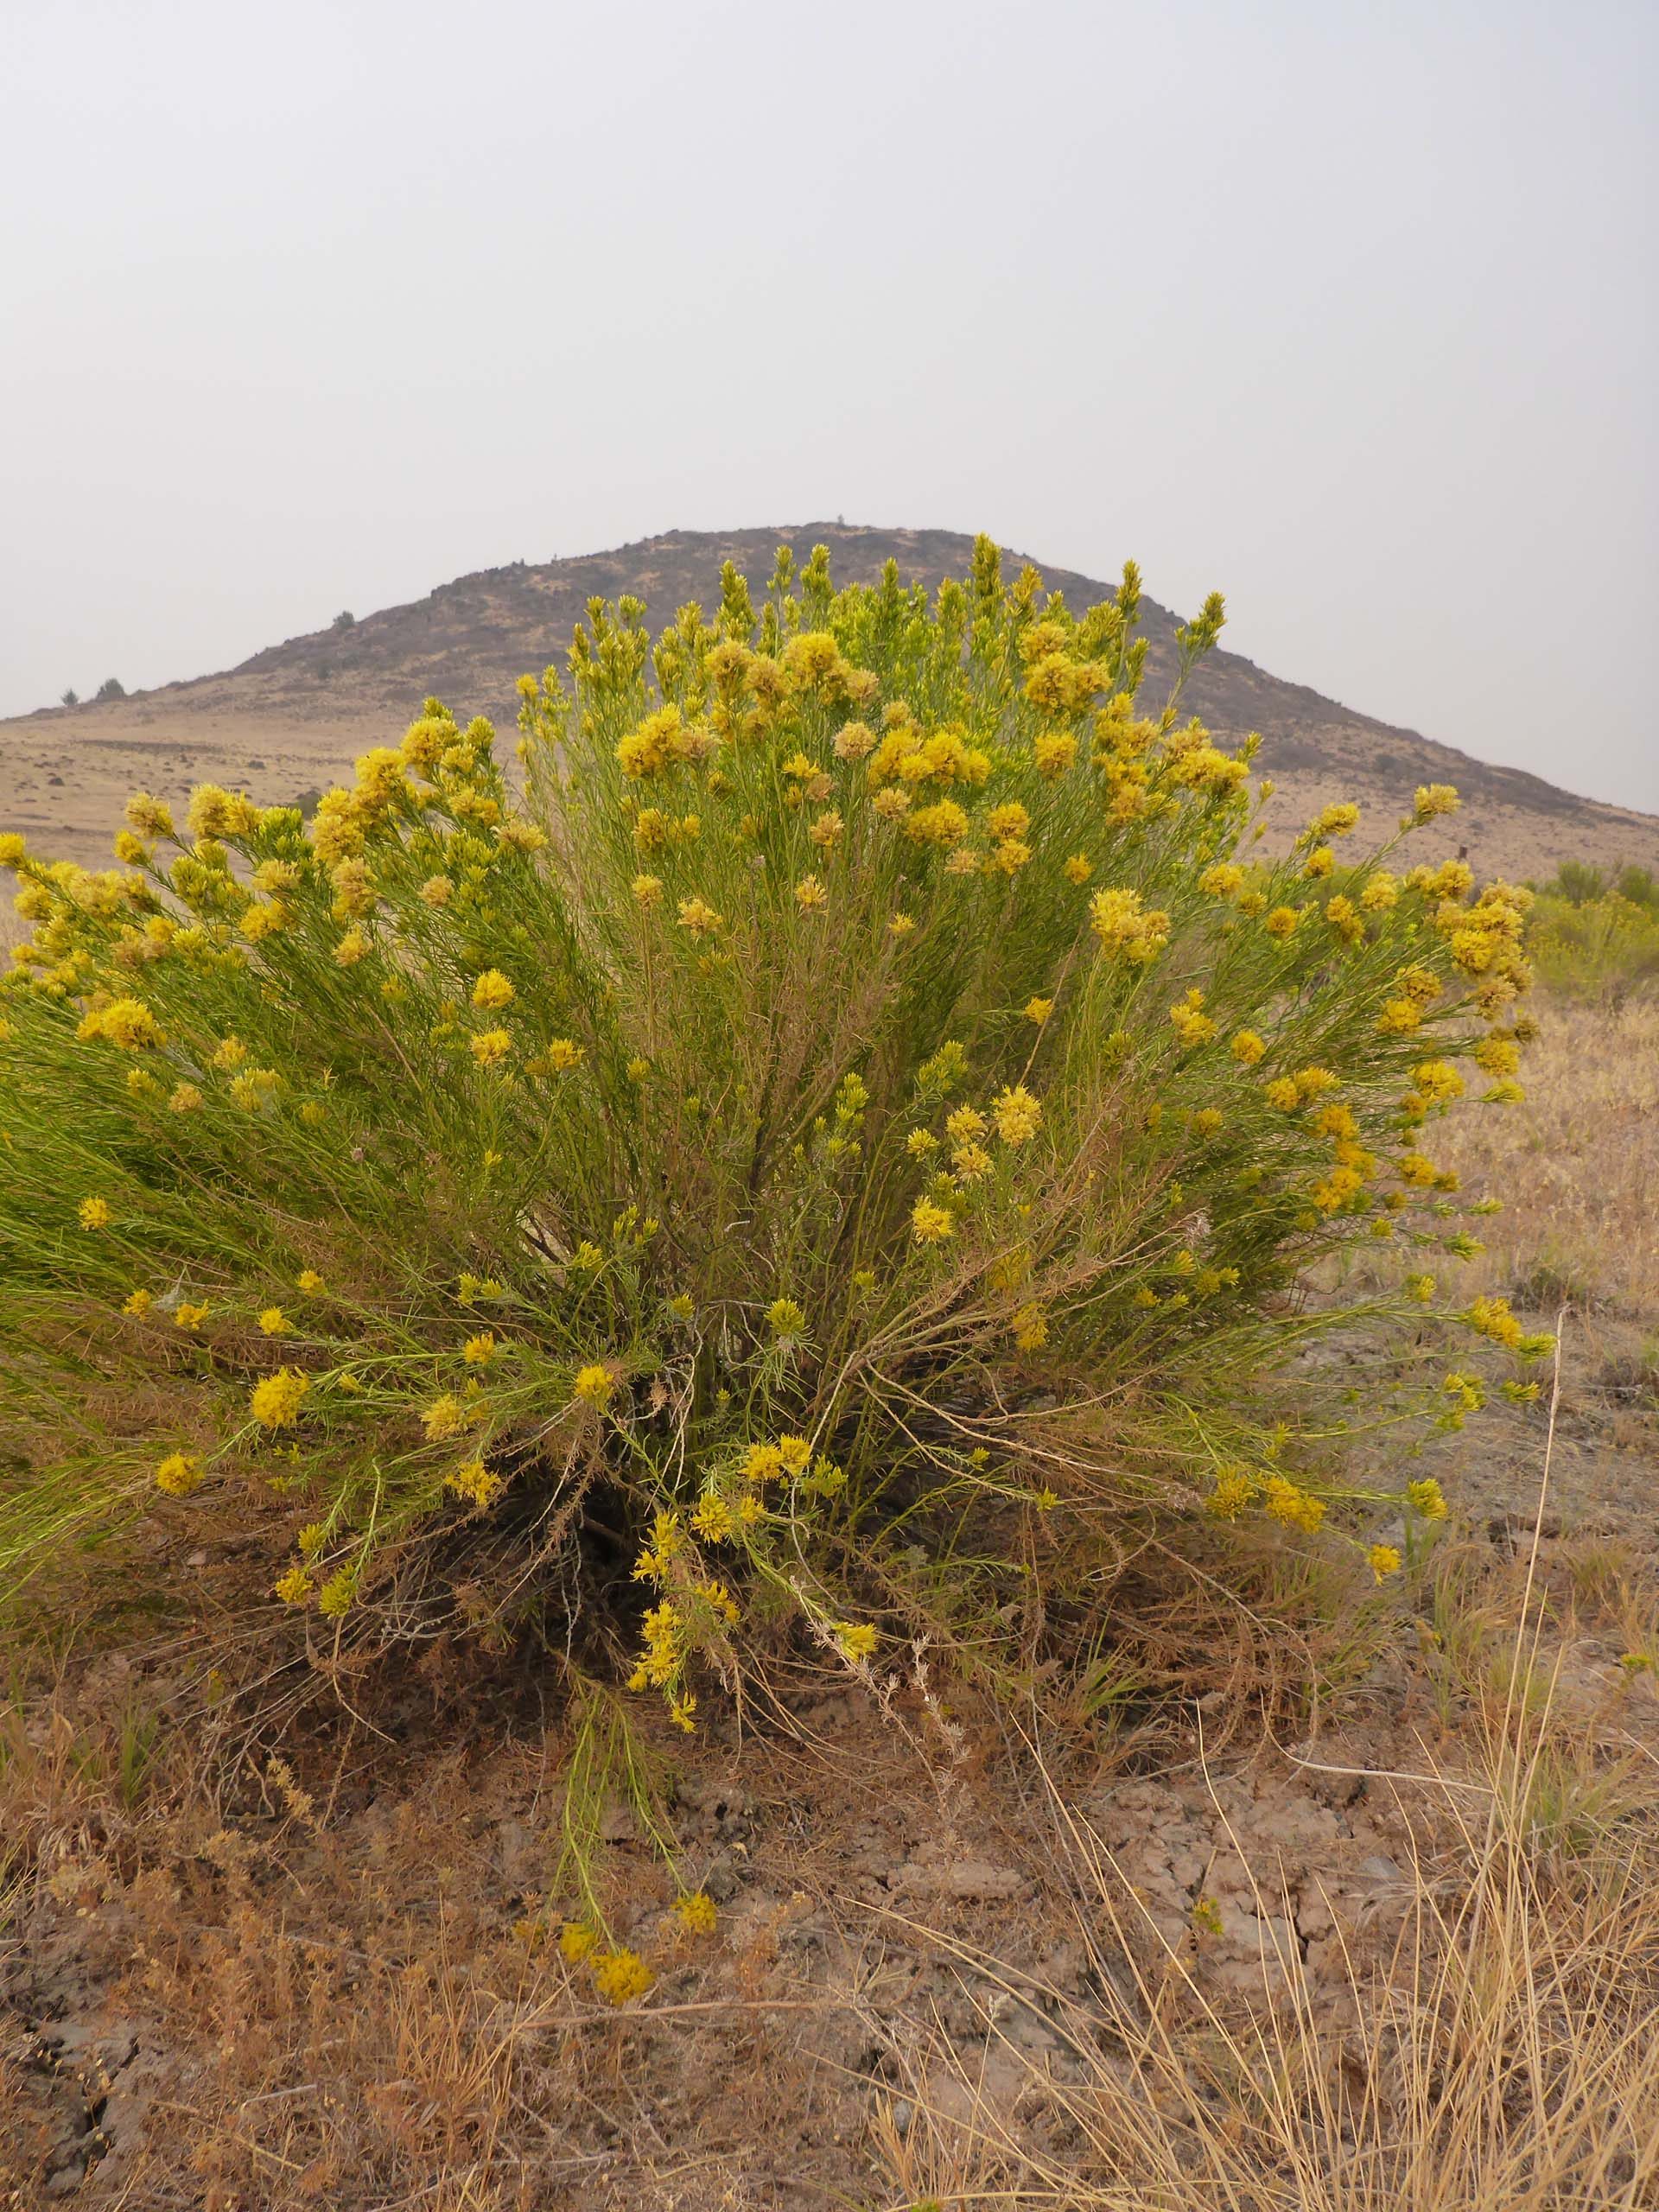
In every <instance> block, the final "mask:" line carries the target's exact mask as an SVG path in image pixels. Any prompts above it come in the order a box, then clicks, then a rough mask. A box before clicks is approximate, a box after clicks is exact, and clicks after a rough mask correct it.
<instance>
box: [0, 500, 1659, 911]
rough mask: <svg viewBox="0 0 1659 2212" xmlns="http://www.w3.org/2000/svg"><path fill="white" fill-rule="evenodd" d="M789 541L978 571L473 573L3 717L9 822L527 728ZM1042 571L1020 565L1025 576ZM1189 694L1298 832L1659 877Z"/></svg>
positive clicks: (1421, 746) (1316, 731)
mask: <svg viewBox="0 0 1659 2212" xmlns="http://www.w3.org/2000/svg"><path fill="white" fill-rule="evenodd" d="M785 539H786V540H787V541H788V542H790V543H792V544H793V545H794V546H795V548H796V550H797V553H798V556H800V557H801V558H803V559H804V557H805V556H806V554H807V553H808V552H809V551H810V549H811V547H812V546H813V545H815V544H819V543H823V544H825V545H827V546H828V547H829V551H830V555H831V559H832V563H833V568H834V573H835V575H836V580H837V582H843V583H846V582H866V581H870V580H873V579H874V577H875V576H876V575H878V574H879V573H880V569H881V566H882V564H883V563H884V562H886V561H887V559H889V558H892V559H893V560H896V561H897V562H898V563H899V569H900V571H901V573H902V574H903V575H905V576H906V579H909V578H912V577H920V578H922V579H923V580H924V581H925V582H927V583H929V584H930V585H931V584H936V583H937V582H938V581H939V579H940V578H941V577H942V576H944V575H963V574H964V573H965V571H966V569H967V564H968V560H969V553H970V550H971V543H972V542H971V540H970V539H969V537H965V536H963V534H962V533H960V532H958V531H938V530H876V529H864V528H860V527H855V526H852V525H843V524H838V523H810V524H802V525H801V526H800V527H798V528H796V529H786V530H775V529H760V530H741V531H667V532H664V534H663V535H662V536H660V537H651V538H645V539H642V540H640V541H639V543H637V544H633V545H624V546H619V547H617V548H616V549H615V550H613V551H610V552H606V553H594V554H588V555H586V556H581V557H579V558H575V559H570V560H562V561H551V562H548V563H545V564H543V565H542V566H539V567H531V566H530V565H528V564H527V563H522V562H520V563H514V564H513V565H512V566H511V567H508V568H504V569H486V570H483V571H480V573H479V574H478V575H470V576H461V577H458V578H457V579H456V580H455V581H454V582H453V583H448V584H442V585H440V586H438V587H437V588H435V590H434V591H432V592H431V593H429V594H428V596H427V597H426V598H425V599H423V600H416V601H413V602H411V603H410V604H409V605H407V606H404V607H387V608H385V610H384V611H382V612H381V613H377V614H371V615H368V616H365V618H364V619H363V620H360V621H359V622H357V623H356V624H355V625H354V626H353V627H351V628H350V629H347V630H345V631H336V630H333V629H329V630H324V631H318V632H313V633H312V634H310V635H308V636H305V637H299V638H290V639H287V640H285V641H284V643H283V644H282V645H272V646H270V647H268V648H267V649H266V650H265V651H264V652H258V653H256V654H255V655H254V656H253V658H251V659H250V660H246V661H245V662H243V664H241V666H240V667H238V668H234V669H231V670H228V671H225V672H223V673H221V674H219V675H213V676H204V677H197V678H195V679H194V681H192V682H188V683H172V684H168V685H165V686H163V687H162V688H161V689H159V690H154V691H148V692H142V693H138V694H137V695H135V696H131V697H130V698H127V699H125V700H122V701H118V702H111V703H110V704H107V705H104V706H91V705H87V706H82V707H79V708H76V709H60V708H59V709H48V710H45V711H42V712H41V713H37V714H34V715H23V716H20V717H17V718H16V719H14V720H12V721H6V722H3V723H0V827H4V828H7V829H22V830H23V831H25V832H26V833H27V834H28V836H29V840H30V842H31V843H33V844H34V845H35V846H36V847H37V849H40V850H42V851H44V852H48V853H51V854H53V855H67V856H68V857H71V858H73V859H77V860H80V861H85V862H88V863H91V862H94V861H101V860H102V859H103V858H104V857H105V855H106V854H107V851H108V841H109V837H110V834H111V830H112V829H113V828H114V827H115V826H116V824H117V822H118V816H119V810H120V805H121V802H122V800H123V799H124V797H125V795H126V793H127V792H128V791H130V790H132V789H134V788H136V787H137V786H139V785H144V786H147V787H149V788H150V789H152V790H155V791H158V792H160V793H162V795H163V796H167V797H169V798H177V797H179V796H181V794H182V792H183V791H185V790H186V789H187V788H188V785H190V784H191V783H193V782H198V781H201V780H203V779H208V780H212V781H215V782H219V783H225V784H230V785H239V786H242V787H245V788H246V789H248V790H250V791H252V792H253V793H254V795H255V796H256V797H257V798H261V799H263V800H265V801H267V802H271V801H277V800H287V799H292V798H296V796H298V795H300V794H302V793H303V792H306V791H314V790H315V789H317V788H318V787H320V786H321V785H323V784H325V783H327V782H328V781H331V780H332V779H334V778H336V777H337V776H338V775H339V774H340V772H342V770H344V769H345V768H346V767H347V766H349V763H350V761H351V760H352V758H353V755H354V754H355V753H359V752H360V751H362V750H363V749H364V747H365V746H367V745H370V744H374V743H384V742H385V741H388V740H389V739H394V738H395V737H396V735H397V734H398V732H399V731H400V729H401V728H402V726H403V725H404V723H405V722H406V721H408V719H409V718H410V715H411V714H412V712H413V711H414V709H416V707H417V706H418V705H419V702H420V701H421V700H422V698H423V697H424V696H426V695H427V694H429V693H434V694H435V695H436V696H439V697H440V698H442V699H443V700H444V701H445V702H447V703H448V704H449V705H450V706H452V707H454V709H455V710H456V711H457V712H458V713H461V714H462V715H471V714H475V713H482V714H486V715H489V716H490V717H491V718H492V719H493V721H495V722H496V723H497V724H498V726H499V727H501V728H508V729H510V728H511V727H512V721H513V717H514V714H515V712H516V703H517V702H516V700H515V698H514V694H513V684H514V681H515V679H516V678H517V677H518V676H519V675H520V674H522V673H523V672H524V671H525V670H527V669H535V670H539V669H541V668H543V667H544V666H545V665H546V664H548V663H549V662H550V661H558V660H560V659H562V658H563V652H564V650H565V647H566V645H568V643H569V637H570V632H571V628H572V626H573V625H574V624H575V622H576V621H577V620H579V619H580V617H581V615H582V610H583V608H584V607H585V605H586V603H587V601H588V600H589V599H590V598H591V597H593V596H594V595H595V594H598V595H600V596H602V597H604V598H607V599H614V598H615V597H617V596H618V595H619V594H621V593H624V592H632V593H633V594H636V595H638V596H639V598H641V599H643V600H644V601H645V602H646V605H647V607H648V608H649V610H650V618H651V620H652V623H653V625H654V626H662V625H663V624H664V623H666V622H667V621H669V620H671V619H672V617H673V614H674V612H675V610H676V609H677V607H680V606H682V605H683V604H684V603H685V601H688V600H694V599H695V600H697V601H701V602H702V605H703V606H704V607H711V606H712V605H713V604H714V603H715V599H716V597H717V594H718V589H719V574H720V568H721V563H722V562H723V561H725V560H728V559H730V560H732V561H734V562H735V563H737V565H738V567H739V568H740V569H742V570H743V571H744V572H745V574H747V575H748V576H749V577H750V578H751V580H752V582H753V584H754V587H755V589H756V593H757V596H758V594H759V592H760V588H761V587H762V586H763V585H764V582H765V581H766V577H767V576H768V575H769V574H770V573H771V569H772V557H773V554H774V551H775V550H776V547H777V545H778V544H779V542H780V540H785ZM1023 557H1024V556H1017V555H1011V556H1009V559H1010V562H1011V563H1013V565H1014V566H1017V565H1018V563H1019V562H1020V560H1021V559H1022V558H1023ZM1038 565H1039V567H1040V566H1041V565H1042V564H1041V563H1038ZM1010 572H1012V570H1011V571H1010ZM1043 574H1044V577H1045V580H1046V582H1047V583H1048V585H1049V586H1050V588H1052V589H1055V590H1058V591H1062V592H1064V593H1065V598H1066V601H1067V603H1068V605H1070V606H1071V607H1072V608H1073V609H1074V610H1076V611H1079V612H1080V611H1081V610H1082V609H1083V608H1084V607H1087V606H1089V605H1090V604H1091V603H1093V602H1094V601H1096V600H1099V599H1101V598H1103V596H1105V595H1106V594H1107V593H1108V592H1109V590H1110V589H1111V588H1112V587H1111V585H1110V584H1109V583H1107V582H1101V581H1099V580H1096V579H1091V578H1089V577H1086V576H1082V575H1077V574H1075V573H1073V572H1072V571H1071V570H1068V569H1044V570H1043ZM1144 627H1145V630H1146V633H1147V636H1148V638H1149V639H1150V640H1151V645H1152V652H1151V656H1150V674H1149V677H1148V690H1147V696H1150V697H1152V698H1160V697H1161V696H1162V690H1163V683H1164V681H1165V680H1166V677H1167V674H1168V671H1169V670H1170V667H1171V666H1172V664H1173V646H1172V644H1171V639H1172V637H1173V631H1174V627H1175V617H1174V616H1173V615H1172V614H1171V613H1168V612H1167V611H1166V609H1165V608H1163V607H1160V606H1158V605H1156V604H1155V603H1154V602H1153V601H1147V602H1145V616H1144ZM1186 696H1187V701H1188V702H1189V703H1190V705H1191V706H1192V709H1193V710H1194V711H1196V712H1197V713H1198V714H1200V715H1202V716H1203V717H1204V719H1205V721H1207V722H1208V723H1210V724H1211V727H1212V728H1214V729H1215V730H1216V731H1217V733H1218V734H1222V735H1223V736H1224V737H1226V738H1229V739H1236V738H1239V737H1242V736H1243V735H1244V734H1245V733H1246V732H1247V731H1249V730H1259V731H1260V732H1261V733H1262V740H1263V742H1262V753H1261V760H1260V766H1261V769H1262V772H1263V773H1265V774H1268V775H1271V776H1272V777H1274V779H1276V781H1277V783H1278V785H1279V786H1280V789H1281V792H1282V793H1283V798H1282V799H1281V802H1280V804H1278V806H1276V807H1275V810H1274V811H1275V814H1276V816H1277V817H1278V818H1279V820H1280V821H1281V823H1284V824H1285V825H1287V828H1288V827H1292V826H1294V823H1295V822H1296V821H1297V820H1298V819H1299V818H1300V817H1301V816H1302V815H1303V814H1304V813H1306V811H1307V810H1309V809H1310V808H1312V807H1313V806H1316V805H1320V804H1324V803H1325V801H1326V800H1327V799H1332V798H1358V799H1360V800H1361V801H1362V802H1364V803H1366V804H1368V805H1369V806H1370V807H1372V808H1373V809H1380V810H1381V814H1382V819H1383V822H1387V821H1389V820H1390V819H1391V818H1392V817H1393V816H1395V814H1397V813H1398V811H1399V810H1400V808H1401V806H1402V804H1403V803H1405V802H1406V801H1408V799H1409V798H1410V794H1411V791H1412V790H1413V788H1414V786H1415V785H1418V784H1420V783H1431V782H1451V783H1455V784H1456V785H1458V787H1459V790H1460V791H1462V792H1463V794H1464V797H1465V813H1464V815H1463V816H1462V817H1460V819H1459V833H1460V835H1461V836H1462V837H1463V838H1464V839H1465V841H1466V842H1467V844H1468V848H1469V851H1470V855H1471V859H1472V860H1473V861H1475V862H1476V863H1477V865H1478V866H1479V867H1481V868H1486V869H1488V870H1500V869H1501V870H1503V871H1506V872H1508V873H1510V874H1522V875H1535V874H1543V873H1548V871H1549V870H1550V869H1551V868H1553V867H1554V864H1555V863H1556V862H1557V861H1560V860H1563V859H1569V858H1578V857H1592V858H1595V859H1598V860H1602V861H1612V862H1620V861H1627V860H1628V861H1638V862H1641V863H1643V865H1649V866H1651V865H1656V864H1659V817H1653V816H1650V815H1644V814H1637V813H1635V812H1630V811H1627V810H1624V809H1621V808H1618V807H1611V806H1605V805H1602V804H1598V803H1596V802H1594V801H1592V800H1589V799H1583V798H1574V797H1573V796H1572V795H1571V794H1570V793H1568V792H1567V791H1560V790H1558V789H1557V788H1556V787H1555V786H1554V785H1551V784H1548V783H1546V782H1545V781H1544V780H1543V779H1541V777H1537V776H1532V775H1528V774H1524V773H1522V772H1521V771H1520V770H1518V769H1513V768H1499V767H1493V766H1489V765H1488V764H1487V763H1485V762H1484V761H1478V760H1472V759H1471V758H1470V757H1469V756H1468V755H1467V754H1465V753H1459V752H1456V751H1454V750H1452V748H1451V747H1447V746H1443V745H1437V744H1434V743H1432V742H1431V741H1429V740H1427V739H1426V738H1423V737H1421V736H1419V735H1418V734H1416V733H1415V732H1414V731H1412V730H1405V729H1397V728H1393V727H1391V726H1390V725H1389V724H1388V723H1386V722H1380V721H1375V720H1373V719H1372V718H1371V717H1370V716H1369V715H1362V714H1358V713H1356V712H1354V711H1353V710H1352V709H1349V708H1346V707H1344V706H1340V705H1338V703H1337V702H1335V701H1334V700H1331V699H1327V698H1325V697H1323V696H1321V695H1320V694H1319V692H1317V691H1313V690H1308V689H1307V688H1306V686H1305V685H1302V684H1298V683H1288V682H1286V681H1285V680H1283V679H1282V678H1281V677H1274V676H1270V675H1268V673H1267V672H1266V671H1264V670H1262V669H1260V668H1258V667H1257V666H1256V665H1255V663H1254V662H1252V661H1249V660H1246V659H1244V658H1242V657H1241V656H1239V655H1238V654H1236V653H1230V652H1217V653H1215V654H1213V655H1212V656H1211V658H1210V659H1209V660H1208V661H1206V662H1205V664H1204V665H1203V666H1202V667H1201V669H1200V670H1199V671H1198V674H1197V676H1196V677H1195V678H1194V679H1193V681H1192V684H1191V685H1190V686H1189V689H1188V692H1187V695H1186ZM1379 826H1380V824H1379Z"/></svg>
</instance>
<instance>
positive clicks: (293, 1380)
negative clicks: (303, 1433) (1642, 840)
mask: <svg viewBox="0 0 1659 2212" xmlns="http://www.w3.org/2000/svg"><path fill="white" fill-rule="evenodd" d="M310 1388H311V1377H310V1376H308V1375H302V1373H301V1372H300V1371H299V1370H298V1369H297V1368H293V1367H279V1368H278V1369H277V1372H276V1373H275V1374H274V1375H267V1376H265V1378H264V1381H263V1382H261V1383H255V1384H254V1387H253V1390H252V1393H251V1395H250V1397H249V1399H248V1411H249V1412H250V1413H251V1414H252V1415H253V1418H254V1419H255V1421H257V1422H258V1423H259V1426H260V1427H262V1428H291V1427H293V1425H294V1422H295V1421H296V1418H297V1416H298V1414H299V1410H300V1407H301V1404H302V1402H303V1400H304V1397H305V1394H306V1392H307V1391H308V1389H310Z"/></svg>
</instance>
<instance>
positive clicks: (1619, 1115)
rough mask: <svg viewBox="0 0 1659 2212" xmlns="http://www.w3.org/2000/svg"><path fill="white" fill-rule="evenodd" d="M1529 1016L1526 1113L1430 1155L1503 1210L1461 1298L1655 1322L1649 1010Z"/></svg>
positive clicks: (1654, 1113)
mask: <svg viewBox="0 0 1659 2212" xmlns="http://www.w3.org/2000/svg"><path fill="white" fill-rule="evenodd" d="M1540 1012H1541V1028H1542V1033H1541V1036H1540V1037H1539V1039H1538V1040H1537V1042H1536V1043H1535V1045H1534V1046H1532V1047H1531V1049H1530V1050H1529V1052H1528V1054H1527V1058H1526V1061H1525V1065H1524V1067H1523V1070H1522V1074H1523V1079H1524V1082H1525V1086H1526V1090H1527V1101H1526V1103H1525V1104H1524V1105H1523V1106H1520V1107H1515V1108H1507V1109H1494V1110H1492V1111H1490V1112H1487V1113H1484V1114H1477V1115H1465V1116H1461V1117H1460V1119H1459V1120H1457V1121H1456V1122H1455V1125H1454V1123H1452V1122H1448V1123H1447V1125H1446V1136H1445V1139H1444V1141H1442V1142H1441V1144H1440V1147H1439V1149H1440V1152H1441V1153H1442V1154H1444V1155H1445V1158H1446V1164H1447V1165H1448V1166H1454V1167H1456V1168H1457V1169H1458V1170H1459V1172H1460V1173H1461V1174H1462V1177H1463V1179H1464V1183H1465V1186H1466V1187H1468V1188H1471V1189H1480V1190H1483V1191H1490V1192H1492V1193H1493V1194H1494V1195H1495V1196H1497V1197H1500V1198H1502V1199H1503V1205H1504V1211H1503V1212H1502V1213H1501V1214H1498V1215H1497V1216H1495V1217H1493V1218H1492V1220H1491V1223H1490V1224H1488V1226H1487V1229H1486V1230H1485V1232H1484V1234H1485V1237H1486V1243H1487V1248H1488V1249H1487V1252H1486V1255H1485V1257H1484V1260H1483V1261H1482V1262H1481V1263H1480V1265H1479V1268H1478V1269H1473V1268H1471V1271H1470V1275H1469V1278H1468V1280H1469V1281H1470V1287H1471V1288H1472V1289H1483V1288H1486V1287H1498V1288H1502V1289H1509V1288H1510V1287H1516V1286H1521V1287H1525V1289H1526V1290H1527V1291H1528V1292H1529V1295H1528V1297H1527V1303H1528V1304H1529V1305H1532V1306H1554V1305H1556V1304H1558V1303H1560V1301H1561V1300H1562V1299H1566V1300H1567V1301H1568V1302H1570V1303H1572V1304H1574V1305H1580V1306H1588V1305H1594V1304H1598V1303H1600V1302H1604V1301H1612V1302H1614V1303H1616V1304H1617V1305H1618V1306H1620V1307H1621V1308H1623V1309H1624V1311H1625V1312H1626V1313H1629V1314H1630V1316H1632V1317H1633V1318H1639V1319H1643V1320H1647V1319H1659V1206H1656V1205H1655V1204H1654V1192H1656V1190H1659V1002H1655V1001H1651V1000H1649V1001H1637V1002H1632V1003H1630V1004H1628V1005H1626V1006H1625V1007H1623V1008H1622V1009H1620V1010H1618V1011H1617V1012H1603V1011H1600V1010H1599V1009H1597V1008H1594V1007H1582V1006H1573V1005H1571V1004H1569V1003H1567V1002H1565V1001H1551V1002H1548V1003H1546V1004H1545V1005H1543V1006H1542V1007H1541V1009H1540ZM1477 1276H1478V1277H1479V1278H1480V1279H1479V1280H1477V1279H1476V1278H1477Z"/></svg>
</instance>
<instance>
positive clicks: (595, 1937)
mask: <svg viewBox="0 0 1659 2212" xmlns="http://www.w3.org/2000/svg"><path fill="white" fill-rule="evenodd" d="M598 1947H599V1933H598V1930H597V1929H593V1928H590V1927H589V1926H588V1923H587V1922H586V1921H585V1920H567V1921H566V1922H565V1923H564V1925H563V1928H561V1929H560V1930H559V1952H560V1955H561V1956H562V1957H563V1959H564V1960H565V1961H566V1962H567V1963H568V1964H569V1965H570V1966H573V1967H579V1966H580V1965H581V1964H582V1961H583V1960H584V1959H585V1958H587V1957H588V1956H589V1955H590V1954H591V1953H593V1952H594V1950H596V1949H597V1948H598Z"/></svg>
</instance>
